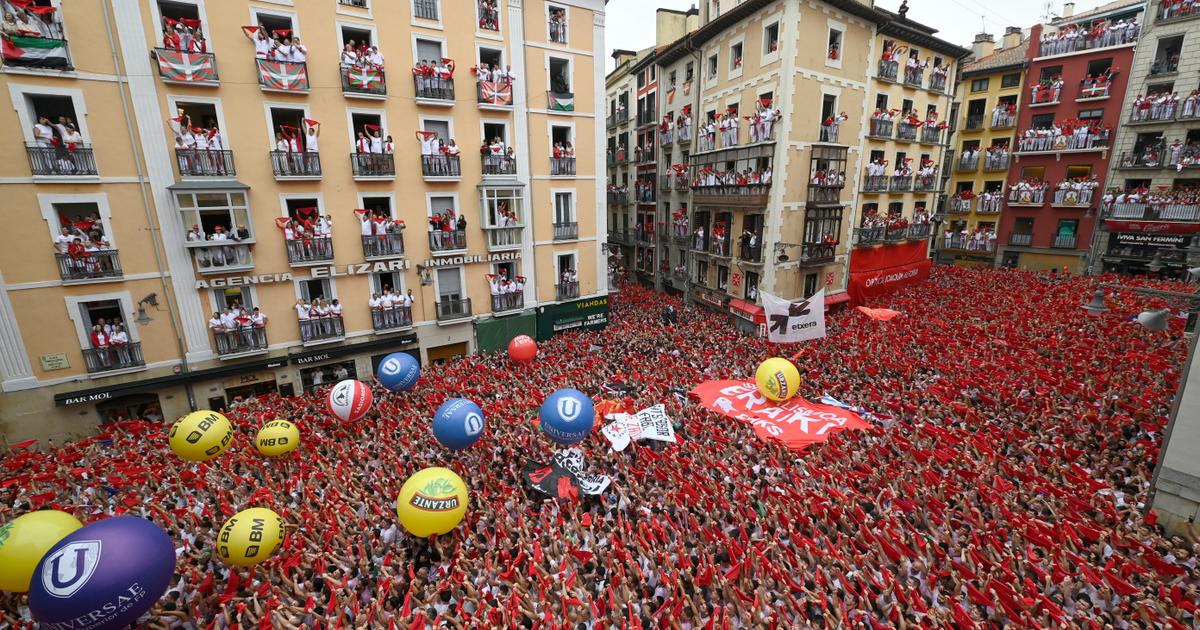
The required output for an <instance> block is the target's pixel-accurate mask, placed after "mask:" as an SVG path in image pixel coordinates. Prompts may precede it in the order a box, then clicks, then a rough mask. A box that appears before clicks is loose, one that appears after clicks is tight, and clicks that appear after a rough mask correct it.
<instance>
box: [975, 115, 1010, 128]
mask: <svg viewBox="0 0 1200 630" xmlns="http://www.w3.org/2000/svg"><path fill="white" fill-rule="evenodd" d="M980 126H982V125H980ZM1016 126H1017V117H1016V115H1015V114H1010V113H1008V112H1007V111H1003V112H992V129H1011V128H1013V127H1016Z"/></svg>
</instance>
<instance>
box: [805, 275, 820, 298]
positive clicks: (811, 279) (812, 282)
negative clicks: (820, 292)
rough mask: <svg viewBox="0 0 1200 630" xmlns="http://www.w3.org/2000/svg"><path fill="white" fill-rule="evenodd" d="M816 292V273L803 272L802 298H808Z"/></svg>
mask: <svg viewBox="0 0 1200 630" xmlns="http://www.w3.org/2000/svg"><path fill="white" fill-rule="evenodd" d="M816 292H817V274H815V273H806V274H804V299H806V300H807V299H808V298H810V297H812V296H813V294H814V293H816Z"/></svg>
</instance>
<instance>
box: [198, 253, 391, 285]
mask: <svg viewBox="0 0 1200 630" xmlns="http://www.w3.org/2000/svg"><path fill="white" fill-rule="evenodd" d="M410 266H412V263H411V262H410V261H408V260H387V261H384V260H381V261H379V262H375V263H353V264H349V265H343V266H335V265H330V266H328V267H310V268H309V270H308V273H309V275H310V276H311V277H313V278H338V277H341V276H365V275H367V274H372V273H381V272H385V271H403V270H405V269H408V268H409V267H410ZM291 281H292V273H291V272H290V271H285V272H283V273H260V274H255V275H252V276H229V277H227V278H213V279H211V280H197V281H196V288H197V289H208V288H213V289H223V288H226V287H242V286H248V285H252V284H272V283H275V282H291Z"/></svg>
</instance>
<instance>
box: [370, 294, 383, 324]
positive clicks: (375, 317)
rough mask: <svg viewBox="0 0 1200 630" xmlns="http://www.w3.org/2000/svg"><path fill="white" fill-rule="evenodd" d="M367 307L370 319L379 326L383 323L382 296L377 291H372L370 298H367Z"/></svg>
mask: <svg viewBox="0 0 1200 630" xmlns="http://www.w3.org/2000/svg"><path fill="white" fill-rule="evenodd" d="M367 308H369V309H371V321H372V322H373V323H374V324H375V327H376V328H379V327H380V325H382V323H383V311H382V309H383V298H380V297H379V294H378V293H372V294H371V299H369V300H367Z"/></svg>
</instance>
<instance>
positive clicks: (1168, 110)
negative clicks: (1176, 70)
mask: <svg viewBox="0 0 1200 630" xmlns="http://www.w3.org/2000/svg"><path fill="white" fill-rule="evenodd" d="M1196 95H1197V92H1196V91H1193V92H1192V94H1191V96H1190V97H1189V98H1193V105H1192V108H1193V110H1194V109H1195V103H1194V100H1195V97H1196ZM1178 110H1179V93H1178V92H1171V91H1170V90H1164V91H1162V92H1151V93H1148V94H1146V95H1145V96H1142V95H1141V94H1138V95H1137V96H1135V97H1134V98H1133V111H1131V112H1130V117H1131V120H1132V121H1133V122H1144V121H1147V120H1173V119H1174V118H1175V112H1176V111H1178Z"/></svg>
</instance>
